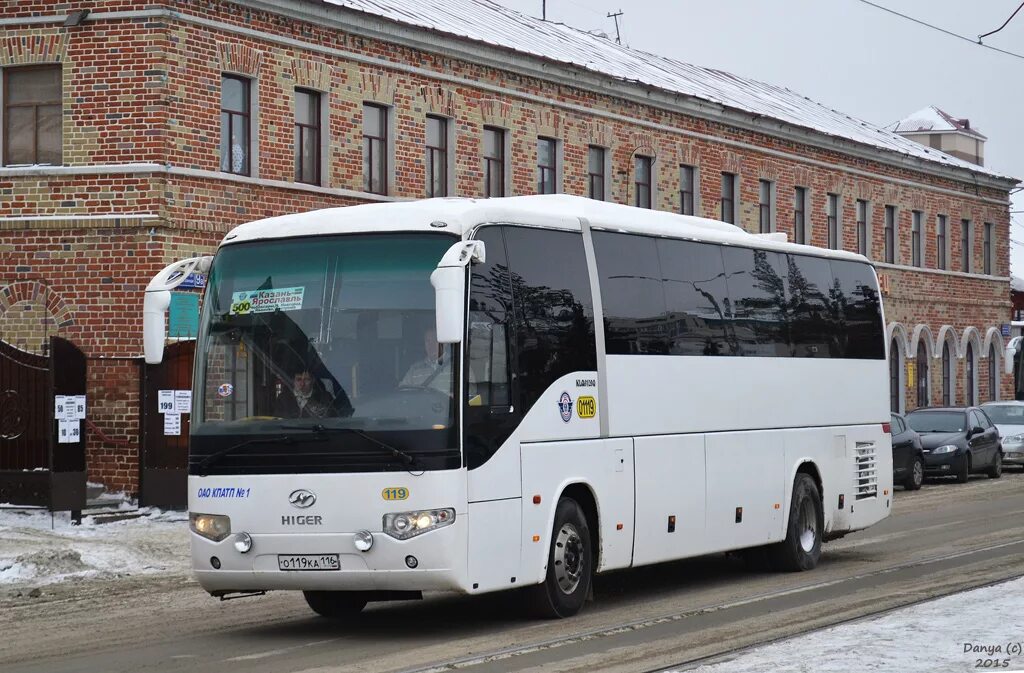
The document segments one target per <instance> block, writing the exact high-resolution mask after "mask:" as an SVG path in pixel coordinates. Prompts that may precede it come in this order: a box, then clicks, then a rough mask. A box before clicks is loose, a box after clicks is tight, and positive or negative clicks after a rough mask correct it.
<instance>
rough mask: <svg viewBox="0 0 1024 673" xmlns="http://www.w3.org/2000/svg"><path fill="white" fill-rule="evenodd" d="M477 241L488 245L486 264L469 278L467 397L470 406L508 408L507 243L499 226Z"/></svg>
mask: <svg viewBox="0 0 1024 673" xmlns="http://www.w3.org/2000/svg"><path fill="white" fill-rule="evenodd" d="M476 239H477V240H481V241H483V242H484V243H485V245H486V246H487V263H486V264H479V265H475V266H473V267H472V276H471V278H470V294H469V325H468V335H469V341H468V344H467V349H466V361H467V367H466V377H467V378H466V380H467V384H468V385H467V391H466V398H467V403H468V404H469V405H470V406H508V405H509V404H510V399H511V394H510V391H509V359H508V323H509V320H510V318H511V317H512V286H511V284H510V283H509V277H508V262H507V261H506V259H505V244H504V240H503V238H502V235H501V229H500V228H499V227H484V228H482V229H480V231H478V232H477V234H476Z"/></svg>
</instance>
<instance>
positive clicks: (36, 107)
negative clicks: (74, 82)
mask: <svg viewBox="0 0 1024 673" xmlns="http://www.w3.org/2000/svg"><path fill="white" fill-rule="evenodd" d="M3 72H4V90H3V96H4V98H3V100H4V109H3V113H4V117H3V118H4V130H3V141H4V156H3V162H4V165H5V166H12V165H15V166H16V165H26V164H29V165H31V164H43V165H49V166H56V165H60V163H61V162H62V153H61V150H62V146H63V136H62V130H61V125H62V121H63V114H62V110H63V107H62V106H63V102H62V86H61V77H62V71H61V66H59V65H44V66H28V67H18V68H4V69H3Z"/></svg>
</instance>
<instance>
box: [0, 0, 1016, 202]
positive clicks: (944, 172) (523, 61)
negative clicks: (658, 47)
mask: <svg viewBox="0 0 1024 673" xmlns="http://www.w3.org/2000/svg"><path fill="white" fill-rule="evenodd" d="M230 1H231V2H232V3H233V4H236V5H240V6H244V7H249V8H252V9H256V10H260V11H266V12H269V13H272V14H277V15H281V16H286V17H289V18H292V19H295V20H297V21H304V22H307V23H314V24H316V25H322V26H327V27H330V28H335V29H337V30H341V31H344V32H347V33H350V34H353V35H359V36H361V37H366V38H369V39H375V40H380V41H384V42H391V43H394V44H397V45H401V46H405V47H409V48H412V49H419V50H426V51H430V52H433V53H436V54H439V55H441V56H446V57H448V58H452V59H457V60H462V61H465V62H468V63H477V64H480V65H483V66H485V67H491V68H495V69H498V70H505V71H510V72H514V73H516V74H520V75H524V76H528V77H533V78H537V79H540V80H544V81H549V82H552V83H555V84H562V85H565V86H571V87H574V88H578V89H581V90H584V91H588V92H591V93H596V94H600V95H603V96H610V97H613V98H618V99H621V100H626V101H629V102H632V103H636V104H639V105H645V106H652V107H656V108H661V109H664V110H668V111H671V112H675V113H678V114H682V115H686V116H690V117H695V118H699V119H703V120H706V121H711V122H715V123H720V124H725V125H728V126H732V127H735V128H739V129H743V130H747V131H751V132H755V133H761V134H766V135H769V136H775V137H778V138H782V139H784V140H789V141H791V142H794V143H799V144H802V145H809V146H812V147H816V148H818V149H823V150H826V151H833V152H839V153H842V154H845V155H849V156H852V157H855V158H860V159H865V160H868V161H873V162H876V163H880V164H883V165H887V166H891V167H895V168H898V169H903V170H910V171H914V172H917V173H924V174H927V175H931V176H933V177H938V178H944V179H948V180H953V181H956V182H960V183H965V184H968V185H970V184H974V185H975V187H976V188H977V187H988V188H991V189H996V190H1000V191H1002V190H1005V191H1009V190H1010V189H1012V188H1013V187H1014V186H1015V185H1016V184H1018V181H1017V180H1015V179H1013V178H1000V177H996V176H992V175H987V174H984V173H977V172H974V171H971V170H969V169H965V168H955V167H950V166H942V165H939V164H936V163H934V162H929V161H926V160H924V159H918V158H915V157H911V156H909V155H904V154H901V153H899V152H896V151H891V150H885V149H882V148H875V147H872V146H870V145H865V144H863V143H857V142H855V141H852V140H846V139H844V138H839V137H837V136H831V135H828V134H826V133H822V132H819V131H815V130H813V129H808V128H804V127H800V126H796V125H793V124H789V123H786V122H783V121H781V120H777V119H773V118H768V117H764V116H761V115H757V114H753V113H750V112H745V111H742V110H738V109H735V108H731V107H728V106H725V105H722V104H719V103H714V102H712V101H708V100H705V99H702V98H697V97H692V96H686V95H684V94H676V93H672V92H667V91H663V90H661V89H657V88H655V87H651V86H645V85H641V84H637V83H631V82H623V81H621V80H617V79H614V78H612V77H609V76H607V75H601V74H597V73H591V72H587V71H584V70H582V69H580V68H576V67H573V66H569V65H566V64H564V63H561V62H557V61H552V60H546V59H543V58H541V57H537V56H529V55H526V54H521V53H518V52H515V51H512V50H506V49H502V48H498V47H492V46H489V45H486V44H482V43H478V42H473V41H472V40H470V39H468V38H461V37H455V36H449V35H445V34H442V33H437V32H433V31H430V30H428V29H425V28H419V27H416V26H406V25H403V24H400V23H397V22H393V21H390V20H387V19H383V18H379V17H374V16H372V15H367V14H364V13H362V12H357V11H353V10H349V9H346V8H344V7H339V6H334V5H328V4H325V3H313V2H306V1H297V0H275V1H274V2H268V1H265V0H230ZM145 18H167V19H171V20H179V21H185V22H189V23H193V24H196V25H202V26H205V27H208V28H212V29H215V30H221V31H224V32H228V33H235V34H240V35H247V36H249V37H254V38H256V39H263V40H266V41H269V42H275V43H278V44H282V45H287V46H292V47H295V48H299V49H304V50H308V51H316V52H320V53H323V54H326V55H331V56H336V57H339V58H344V59H348V60H352V61H356V62H360V63H365V64H369V65H375V66H378V67H382V68H389V69H393V70H398V71H402V72H407V73H410V74H415V75H419V76H422V77H426V78H430V79H435V80H442V81H449V82H452V83H456V84H459V85H462V86H467V87H472V88H477V89H481V90H486V91H491V92H495V93H501V94H504V95H507V96H514V97H517V98H521V99H524V100H530V101H533V102H537V103H541V104H544V105H550V106H554V107H560V108H563V109H569V110H574V111H579V112H581V113H583V114H587V115H591V116H600V117H605V118H610V119H616V120H620V121H628V122H629V123H632V124H635V125H637V126H643V127H646V128H655V129H659V130H666V131H670V132H673V133H676V134H680V135H684V136H688V137H694V138H701V139H707V140H712V141H715V142H723V143H726V144H733V145H735V146H741V147H745V148H749V149H753V150H757V151H762V152H766V153H769V154H777V155H779V156H783V157H786V158H787V159H790V160H793V161H799V162H802V163H812V164H819V165H823V166H827V167H829V168H832V169H836V170H842V171H845V172H848V173H853V174H861V175H866V176H871V177H875V178H878V177H882V176H879V175H877V174H875V173H870V172H866V171H856V170H853V169H849V168H845V167H841V166H836V165H834V164H828V163H827V162H816V161H812V160H808V159H805V158H804V157H801V156H800V155H797V154H791V153H786V152H778V151H774V152H772V151H766V150H764V149H762V148H760V147H758V146H756V145H748V144H746V143H739V142H735V141H734V142H732V143H728V142H726V141H725V140H724V139H722V138H719V137H717V136H712V135H707V134H699V133H693V132H688V131H686V130H683V129H678V128H676V127H672V126H667V125H662V124H653V123H650V122H646V121H643V120H638V119H634V118H631V117H626V116H624V115H616V114H614V113H609V112H605V111H602V110H595V109H593V108H586V107H584V106H580V105H573V104H568V103H563V102H558V101H553V100H549V99H547V98H543V97H540V96H533V95H531V94H527V93H524V92H519V91H514V90H510V89H505V88H503V87H498V86H494V85H490V84H487V83H485V82H481V81H478V80H472V79H466V78H461V77H455V76H452V75H447V74H445V73H440V72H437V71H433V70H428V69H425V68H418V67H415V66H409V65H405V64H402V63H397V62H392V61H387V60H385V59H379V58H374V57H367V56H363V55H361V54H356V53H354V52H349V51H346V50H342V49H336V48H333V47H325V46H322V45H320V44H317V43H314V42H306V41H302V40H298V39H295V38H290V37H285V36H281V35H277V34H274V33H268V32H265V31H259V30H255V29H252V28H248V27H244V26H238V25H235V24H231V23H225V22H221V21H214V20H212V19H206V18H203V17H199V16H194V15H191V14H187V13H184V12H180V11H176V10H171V9H151V10H139V11H129V12H95V13H93V14H90V15H89V17H88V18H87V19H86V22H88V23H93V22H99V21H110V20H126V19H128V20H130V19H145ZM65 19H66V15H64V14H59V15H56V14H55V15H50V16H38V17H26V18H16V17H12V18H4V19H0V26H15V25H21V24H54V23H62V22H63V21H64V20H65ZM904 182H905V183H906V184H910V185H914V186H918V187H925V188H930V189H941V188H934V187H932V186H930V185H924V184H921V183H916V182H913V181H904ZM948 191H949V192H952V193H956V194H958V195H960V194H961V192H956V191H955V190H948ZM986 200H988V199H986ZM992 201H994V200H992ZM999 203H1000V205H1002V202H999ZM1007 203H1008V201H1007Z"/></svg>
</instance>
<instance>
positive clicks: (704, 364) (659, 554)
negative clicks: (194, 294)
mask: <svg viewBox="0 0 1024 673" xmlns="http://www.w3.org/2000/svg"><path fill="white" fill-rule="evenodd" d="M195 269H199V270H208V272H209V280H208V284H207V287H206V294H205V300H204V306H203V311H202V319H201V327H200V335H199V340H198V344H197V349H196V353H197V355H196V365H195V378H194V398H193V400H194V401H193V412H192V413H193V418H192V424H191V428H192V430H191V433H192V434H191V439H190V441H191V445H190V456H189V479H188V489H189V493H188V502H189V509H190V525H191V531H192V534H191V541H192V565H193V568H194V571H195V574H196V576H197V578H198V580H199V582H200V584H201V585H202V586H203V588H204V589H206V590H207V591H208V592H210V593H211V594H213V595H215V596H221V597H224V596H228V595H233V594H236V593H250V592H259V591H265V590H272V589H293V590H301V591H303V592H304V594H305V597H306V600H307V601H308V603H309V605H310V607H311V608H312V609H313V610H314V611H316V612H317V613H319V614H321V615H324V616H329V617H334V618H345V617H351V616H352V615H355V614H356V613H358V612H359V611H360V610H361V609H362V608H363V607H364V606H365V604H366V603H367V601H376V600H389V599H404V598H414V597H417V596H419V595H421V592H424V591H454V592H462V593H467V594H478V593H485V592H492V591H499V590H504V589H519V588H522V589H523V594H524V596H525V598H526V599H527V600H528V602H529V604H530V605H531V606H532V607H533V608H534V610H535V612H536V613H538V614H540V615H544V616H550V617H566V616H570V615H572V614H574V613H576V612H577V611H578V610H579V609H580V608H581V607H582V605H583V602H584V600H585V599H586V597H587V595H588V593H589V591H590V586H591V580H592V576H593V574H594V573H603V572H607V571H612V570H616V569H620V568H630V567H637V566H643V565H647V564H652V563H658V562H662V561H669V560H673V559H681V558H686V557H693V556H698V555H704V554H711V553H716V552H724V551H731V550H746V549H756V550H759V551H758V553H760V552H761V551H764V552H767V554H766V556H767V558H768V559H770V561H771V563H772V564H773V565H774V566H775V567H777V568H778V569H781V570H807V569H810V568H813V567H814V566H815V565H816V564H817V563H818V560H819V556H820V554H821V544H822V542H823V541H826V540H829V539H832V538H835V537H839V536H841V535H844V534H846V533H848V532H850V531H853V530H858V529H862V528H865V527H867V526H870V525H871V524H873V523H875V522H877V521H879V520H880V519H882V518H884V517H885V516H886V515H888V514H889V512H890V499H891V495H890V491H891V489H892V462H891V461H892V457H891V449H890V440H889V435H888V427H887V425H888V420H889V408H888V396H887V391H888V388H887V384H888V378H887V376H888V369H887V365H886V351H885V349H886V344H885V338H884V327H883V325H884V318H883V315H882V307H881V301H880V297H879V292H878V283H877V279H876V276H875V272H874V270H873V268H872V267H871V265H870V264H869V263H868V261H867V260H866V259H865V258H864V257H861V256H859V255H855V254H851V253H847V252H842V251H836V250H823V249H819V248H813V247H808V246H803V245H794V244H789V243H786V242H785V236H784V235H782V234H768V235H753V234H748V233H746V232H744V231H743V230H741V229H739V228H737V227H735V226H732V225H729V224H724V223H722V222H716V221H713V220H706V219H701V218H695V217H686V216H681V215H674V214H670V213H664V212H656V211H651V210H643V209H637V208H632V207H627V206H621V205H613V204H608V203H602V202H597V201H593V200H589V199H584V198H580V197H572V196H563V195H552V196H524V197H514V198H504V199H490V200H471V199H434V200H427V201H418V202H405V203H389V204H374V205H361V206H355V207H348V208H334V209H327V210H319V211H315V212H308V213H304V214H299V215H287V216H283V217H275V218H271V219H266V220H261V221H257V222H252V223H249V224H244V225H241V226H239V227H236V228H235V229H233V230H232V231H231V232H230V233H229V234H227V236H225V238H224V240H223V242H222V243H221V245H220V248H219V250H218V252H217V255H216V257H214V258H201V259H200V258H194V259H191V260H186V261H184V262H181V263H177V264H173V265H171V266H169V267H168V268H167V269H165V270H164V271H163V272H161V274H159V275H158V276H157V277H156V278H154V280H153V282H152V283H151V284H150V286H149V288H148V289H147V295H146V311H145V313H146V327H145V330H146V348H147V359H148V360H149V361H151V362H152V361H159V359H160V353H161V352H162V347H163V337H164V333H163V315H164V310H165V308H166V306H167V303H168V300H169V296H168V291H169V290H170V289H171V288H172V287H173V286H174V285H175V283H177V282H180V280H181V279H182V278H183V277H184V276H185V275H187V274H188V272H190V271H193V270H195Z"/></svg>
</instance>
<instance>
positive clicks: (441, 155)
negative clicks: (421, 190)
mask: <svg viewBox="0 0 1024 673" xmlns="http://www.w3.org/2000/svg"><path fill="white" fill-rule="evenodd" d="M426 142H427V146H426V150H427V156H426V159H427V196H428V197H435V196H448V119H446V118H445V117H436V116H434V115H427V137H426Z"/></svg>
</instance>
